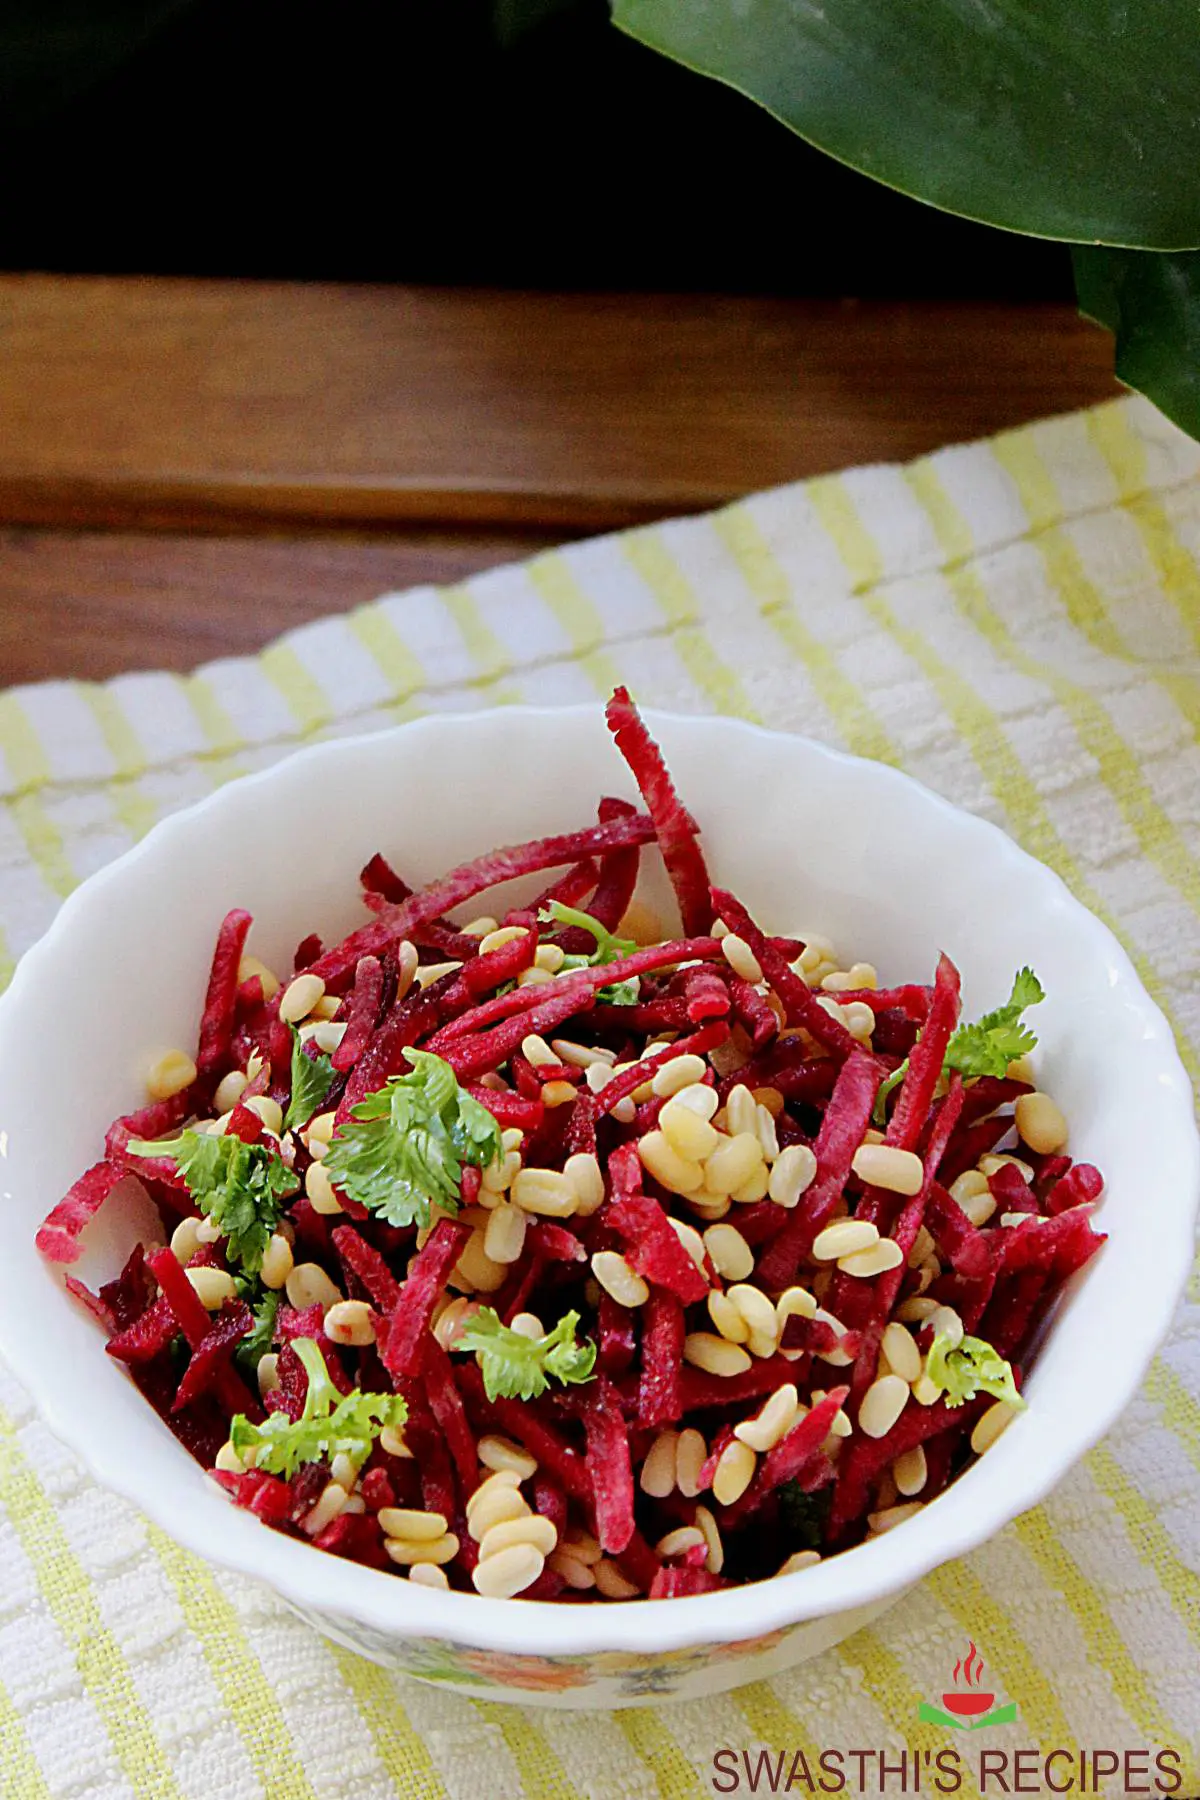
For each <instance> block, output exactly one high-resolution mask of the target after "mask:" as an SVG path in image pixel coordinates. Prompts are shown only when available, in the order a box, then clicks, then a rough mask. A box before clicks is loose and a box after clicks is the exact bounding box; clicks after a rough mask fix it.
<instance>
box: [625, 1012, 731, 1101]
mask: <svg viewBox="0 0 1200 1800" xmlns="http://www.w3.org/2000/svg"><path fill="white" fill-rule="evenodd" d="M728 1036H729V1027H728V1025H727V1024H726V1023H725V1021H724V1020H723V1019H714V1020H713V1021H712V1023H711V1024H709V1025H703V1026H701V1028H700V1030H699V1031H696V1032H693V1034H692V1036H691V1037H685V1038H677V1039H676V1040H675V1041H674V1042H673V1043H670V1044H664V1045H663V1047H662V1049H661V1050H655V1051H654V1052H653V1054H652V1055H650V1056H644V1057H643V1058H642V1060H641V1062H639V1063H634V1064H633V1066H632V1067H631V1068H628V1069H625V1070H623V1071H622V1073H621V1074H620V1075H617V1076H615V1077H614V1078H613V1080H611V1081H609V1082H607V1083H606V1084H605V1086H604V1087H603V1088H602V1089H601V1091H600V1096H599V1100H598V1102H597V1110H598V1111H599V1112H601V1113H605V1112H611V1111H612V1110H613V1107H614V1106H619V1105H620V1103H621V1101H622V1100H624V1099H625V1098H626V1097H627V1096H628V1095H630V1094H632V1093H634V1092H636V1090H637V1089H638V1088H640V1087H641V1085H642V1083H643V1082H645V1081H651V1080H653V1078H654V1076H655V1075H656V1074H657V1073H658V1071H659V1069H661V1068H662V1066H663V1064H664V1063H668V1062H674V1060H675V1058H676V1057H677V1056H705V1055H707V1053H708V1052H709V1051H710V1050H715V1049H716V1048H717V1046H718V1044H723V1043H724V1042H725V1040H726V1038H727V1037H728Z"/></svg>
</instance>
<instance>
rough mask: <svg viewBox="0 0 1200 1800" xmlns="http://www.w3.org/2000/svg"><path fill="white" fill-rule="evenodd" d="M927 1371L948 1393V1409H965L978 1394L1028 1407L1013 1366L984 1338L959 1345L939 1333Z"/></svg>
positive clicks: (929, 1356)
mask: <svg viewBox="0 0 1200 1800" xmlns="http://www.w3.org/2000/svg"><path fill="white" fill-rule="evenodd" d="M925 1372H926V1374H927V1375H928V1376H929V1379H930V1381H932V1382H934V1383H935V1384H936V1385H937V1386H938V1387H939V1388H940V1389H941V1390H942V1392H943V1394H945V1396H946V1405H947V1406H961V1405H962V1404H963V1402H964V1400H974V1398H975V1396H976V1394H990V1395H991V1396H992V1398H993V1399H994V1400H1007V1401H1008V1403H1009V1405H1010V1406H1017V1407H1024V1405H1025V1402H1024V1400H1022V1398H1021V1396H1020V1394H1019V1393H1018V1392H1017V1386H1016V1383H1015V1381H1014V1380H1013V1372H1012V1364H1011V1363H1006V1362H1005V1360H1004V1358H1003V1357H1002V1356H998V1355H997V1353H996V1352H995V1350H993V1349H992V1346H991V1345H990V1344H988V1343H985V1342H984V1340H983V1338H975V1337H965V1338H964V1339H963V1340H962V1342H961V1344H957V1345H956V1344H955V1342H954V1340H953V1338H951V1337H948V1336H947V1334H946V1333H945V1332H944V1331H943V1332H939V1333H938V1335H937V1337H935V1338H934V1340H933V1342H932V1344H931V1345H930V1346H929V1355H928V1357H927V1358H926V1361H925Z"/></svg>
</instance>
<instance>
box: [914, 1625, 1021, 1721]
mask: <svg viewBox="0 0 1200 1800" xmlns="http://www.w3.org/2000/svg"><path fill="white" fill-rule="evenodd" d="M983 1670H984V1662H983V1658H982V1656H980V1654H979V1652H978V1650H977V1649H976V1648H975V1645H974V1643H973V1642H968V1644H967V1654H966V1655H965V1656H964V1657H961V1658H960V1659H959V1661H958V1662H956V1663H955V1665H954V1675H953V1681H954V1687H953V1688H952V1689H951V1690H950V1691H948V1692H947V1693H944V1694H943V1695H942V1705H943V1706H944V1707H945V1709H946V1710H945V1711H944V1712H943V1711H942V1710H941V1708H940V1707H937V1706H930V1705H929V1704H928V1703H927V1702H926V1701H924V1700H922V1702H921V1704H920V1706H919V1707H918V1709H917V1716H918V1718H920V1719H923V1720H924V1721H925V1723H926V1724H928V1725H941V1726H944V1727H945V1726H948V1727H949V1729H950V1730H951V1731H980V1730H982V1728H983V1727H984V1726H985V1725H1011V1724H1012V1723H1013V1721H1014V1720H1015V1719H1016V1716H1017V1708H1016V1702H1015V1701H1009V1703H1008V1705H1007V1706H997V1707H995V1708H994V1709H993V1702H994V1700H995V1698H996V1696H995V1694H993V1693H989V1692H988V1690H987V1689H986V1688H984V1687H983V1686H982V1685H981V1682H982V1677H983Z"/></svg>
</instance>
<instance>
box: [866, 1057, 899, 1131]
mask: <svg viewBox="0 0 1200 1800" xmlns="http://www.w3.org/2000/svg"><path fill="white" fill-rule="evenodd" d="M907 1074H908V1058H907V1056H906V1057H905V1059H904V1061H903V1062H902V1063H900V1064H899V1065H898V1066H897V1067H896V1068H894V1069H893V1070H892V1072H891V1074H890V1075H888V1076H886V1077H885V1079H884V1080H883V1081H881V1082H880V1084H879V1092H878V1093H877V1094H876V1096H875V1104H874V1106H873V1107H872V1108H871V1123H872V1125H874V1127H875V1128H876V1130H877V1131H883V1130H884V1129H885V1127H886V1125H887V1103H888V1096H889V1094H891V1093H892V1092H893V1091H894V1089H896V1088H898V1087H899V1086H900V1083H901V1082H902V1081H903V1080H904V1077H905V1076H906V1075H907Z"/></svg>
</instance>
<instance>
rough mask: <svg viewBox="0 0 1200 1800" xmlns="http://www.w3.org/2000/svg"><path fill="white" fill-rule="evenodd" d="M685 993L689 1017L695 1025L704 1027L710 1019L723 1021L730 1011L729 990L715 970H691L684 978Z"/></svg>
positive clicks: (685, 1003)
mask: <svg viewBox="0 0 1200 1800" xmlns="http://www.w3.org/2000/svg"><path fill="white" fill-rule="evenodd" d="M683 993H684V1006H685V1009H686V1012H687V1016H688V1018H689V1019H690V1021H691V1023H692V1024H693V1025H703V1024H704V1023H705V1022H706V1021H707V1020H709V1019H723V1018H724V1017H725V1015H726V1013H728V1011H729V1005H730V996H729V988H728V986H727V985H726V983H725V982H724V981H722V979H721V977H720V975H719V974H718V973H717V971H716V970H715V969H705V968H701V969H689V970H688V971H687V973H686V975H685V977H684V984H683ZM681 1023H682V1021H681Z"/></svg>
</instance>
